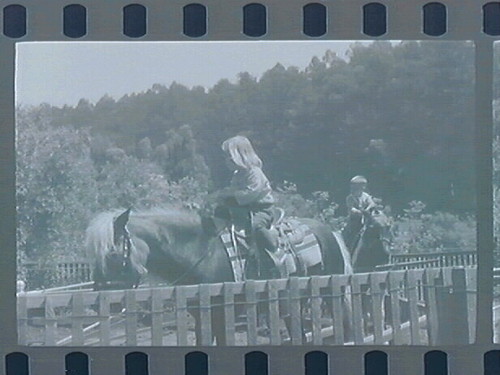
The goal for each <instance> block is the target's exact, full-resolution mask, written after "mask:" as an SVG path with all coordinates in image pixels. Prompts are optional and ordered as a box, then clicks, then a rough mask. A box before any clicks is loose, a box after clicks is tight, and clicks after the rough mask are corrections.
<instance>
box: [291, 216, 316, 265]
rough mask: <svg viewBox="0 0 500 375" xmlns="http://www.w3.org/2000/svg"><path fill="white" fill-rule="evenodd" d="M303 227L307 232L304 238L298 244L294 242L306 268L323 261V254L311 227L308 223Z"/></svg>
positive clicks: (298, 255)
mask: <svg viewBox="0 0 500 375" xmlns="http://www.w3.org/2000/svg"><path fill="white" fill-rule="evenodd" d="M302 229H303V230H304V232H305V236H304V239H303V240H302V241H301V242H300V243H298V244H297V243H296V244H293V247H294V249H295V251H296V253H297V257H298V258H299V260H300V261H301V262H302V264H303V265H304V266H305V267H306V268H309V267H312V266H315V265H317V264H320V263H322V262H323V256H322V254H321V249H320V247H319V243H318V240H317V239H316V236H315V235H314V233H313V232H312V231H311V229H310V228H309V227H308V226H306V225H303V226H302Z"/></svg>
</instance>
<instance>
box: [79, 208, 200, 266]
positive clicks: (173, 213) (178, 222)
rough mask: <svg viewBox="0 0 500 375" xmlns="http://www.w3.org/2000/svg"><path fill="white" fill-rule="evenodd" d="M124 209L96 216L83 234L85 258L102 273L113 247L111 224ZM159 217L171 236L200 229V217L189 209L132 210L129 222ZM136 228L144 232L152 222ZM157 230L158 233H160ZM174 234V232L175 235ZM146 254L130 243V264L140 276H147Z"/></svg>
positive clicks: (191, 232)
mask: <svg viewBox="0 0 500 375" xmlns="http://www.w3.org/2000/svg"><path fill="white" fill-rule="evenodd" d="M123 211H125V210H124V209H121V210H119V209H115V210H110V211H107V212H102V213H99V214H98V215H97V216H96V217H95V218H94V219H93V220H92V221H91V222H90V224H89V226H88V228H87V231H86V249H87V252H88V255H89V257H90V258H91V259H93V261H94V262H95V265H96V266H97V267H100V268H101V271H102V272H103V273H105V272H106V255H107V254H108V253H109V252H110V251H111V250H113V248H114V227H113V223H114V220H115V219H116V217H117V216H118V215H119V214H121V213H122V212H123ZM157 217H159V218H161V219H162V220H165V221H167V222H168V223H169V229H170V230H172V232H173V233H172V234H173V235H174V236H175V234H176V233H186V234H188V235H192V234H194V233H193V232H194V231H199V230H200V229H201V219H200V216H199V215H198V214H197V213H196V212H195V211H192V210H188V209H186V208H179V207H173V206H172V207H169V206H167V207H154V208H149V209H139V210H133V211H132V212H131V216H130V220H133V219H134V218H138V219H153V218H157ZM135 225H141V226H142V225H144V226H145V227H146V226H147V228H146V229H151V228H150V227H151V225H152V223H151V221H149V222H148V223H147V224H140V223H135ZM161 229H162V228H161V227H158V230H161ZM174 232H176V233H174ZM147 257H148V253H145V252H143V251H140V250H139V249H138V248H137V247H136V246H135V244H134V241H133V240H132V249H131V254H130V261H131V265H132V266H133V267H134V268H135V269H136V270H137V271H138V272H139V273H140V274H143V273H146V272H147V271H146V268H145V267H144V265H145V263H146V260H147Z"/></svg>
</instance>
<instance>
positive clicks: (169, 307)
mask: <svg viewBox="0 0 500 375" xmlns="http://www.w3.org/2000/svg"><path fill="white" fill-rule="evenodd" d="M81 286H83V287H85V285H84V284H83V285H81ZM475 303H476V270H475V268H473V267H445V268H428V269H414V270H399V271H389V272H374V273H366V274H355V275H351V276H346V275H333V276H313V277H301V278H290V279H280V280H266V281H253V280H250V281H246V282H239V283H235V282H228V283H219V284H202V285H194V286H176V287H156V288H139V289H134V290H118V291H100V292H94V291H85V290H83V291H78V290H72V291H66V290H52V291H48V292H35V293H20V294H18V299H17V304H18V305H17V309H18V333H19V343H20V344H22V345H51V346H55V345H72V346H74V345H78V346H80V345H93V346H101V345H104V346H109V345H133V346H135V345H154V346H159V345H164V346H171V345H179V346H188V345H195V333H194V322H193V319H192V316H191V314H189V313H188V305H189V307H190V308H193V309H195V310H197V312H198V313H199V314H200V316H201V330H200V335H201V337H200V338H201V342H202V344H203V345H213V341H212V332H213V330H214V329H216V328H217V326H216V324H217V323H216V322H217V321H218V320H217V319H216V318H217V316H219V315H217V314H219V313H220V314H222V318H223V319H222V321H223V327H221V329H223V333H224V336H225V339H226V342H227V345H243V346H245V345H252V346H253V345H282V344H291V345H302V344H304V343H306V342H311V343H313V344H318V345H320V344H327V345H328V344H332V345H352V344H356V345H359V344H396V345H410V344H411V345H438V344H439V345H442V344H457V343H464V344H465V343H470V342H472V340H473V338H474V330H475ZM189 311H193V310H189ZM285 313H286V314H288V316H289V318H290V326H289V328H290V329H286V326H285V324H284V321H283V319H281V317H282V316H283V315H285ZM346 322H347V323H346ZM457 327H458V328H460V329H457Z"/></svg>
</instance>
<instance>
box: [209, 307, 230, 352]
mask: <svg viewBox="0 0 500 375" xmlns="http://www.w3.org/2000/svg"><path fill="white" fill-rule="evenodd" d="M221 302H222V301H217V302H216V304H220V303H221ZM225 323H226V321H225V319H224V308H223V307H222V306H216V307H214V308H213V309H212V341H213V339H215V342H216V345H217V346H226V345H227V341H226V331H225Z"/></svg>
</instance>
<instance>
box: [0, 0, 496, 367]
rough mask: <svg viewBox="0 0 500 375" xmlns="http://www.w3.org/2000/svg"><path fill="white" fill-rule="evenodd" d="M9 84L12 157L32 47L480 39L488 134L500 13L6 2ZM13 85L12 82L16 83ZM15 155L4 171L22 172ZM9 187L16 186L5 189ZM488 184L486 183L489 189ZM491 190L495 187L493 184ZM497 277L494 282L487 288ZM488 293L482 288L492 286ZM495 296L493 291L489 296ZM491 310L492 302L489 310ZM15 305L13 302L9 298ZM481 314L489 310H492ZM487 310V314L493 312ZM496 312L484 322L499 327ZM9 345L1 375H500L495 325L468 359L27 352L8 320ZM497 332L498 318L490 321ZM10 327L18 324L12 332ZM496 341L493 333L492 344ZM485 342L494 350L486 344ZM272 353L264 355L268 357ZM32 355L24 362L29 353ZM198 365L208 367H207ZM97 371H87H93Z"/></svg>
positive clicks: (481, 206)
mask: <svg viewBox="0 0 500 375" xmlns="http://www.w3.org/2000/svg"><path fill="white" fill-rule="evenodd" d="M0 9H1V12H2V16H1V17H0V48H1V55H0V61H1V62H2V63H1V66H2V67H3V70H4V71H3V73H2V75H1V78H2V80H0V81H1V82H2V83H0V87H1V91H0V112H1V113H2V116H1V117H2V118H1V126H2V134H3V135H2V137H0V147H1V148H2V150H5V149H7V150H11V147H12V144H11V140H12V139H13V132H14V127H13V124H14V121H13V118H14V117H13V113H12V112H13V111H12V108H13V104H14V100H13V99H14V96H13V92H12V87H13V79H12V77H13V74H14V52H13V48H12V46H13V45H14V44H15V43H16V42H21V41H91V40H103V41H143V40H149V41H153V40H176V41H193V40H200V41H201V40H316V39H319V40H352V39H427V40H475V41H476V46H477V52H476V62H477V65H476V67H477V68H476V69H477V73H476V93H477V99H476V100H477V103H476V123H478V124H491V122H492V118H491V116H492V114H491V101H488V99H491V97H492V95H491V82H492V78H493V77H492V58H493V53H492V43H493V41H495V40H496V38H497V37H498V36H499V35H500V2H481V1H477V0H466V1H461V2H460V3H459V4H458V3H457V2H456V1H455V2H454V1H451V0H449V1H440V2H429V1H419V0H418V1H415V0H404V1H403V0H401V1H394V0H380V1H377V2H369V1H360V0H350V1H319V2H311V1H302V0H289V1H286V2H285V1H278V0H270V1H260V2H259V3H250V2H248V1H240V0H236V1H220V0H211V1H203V2H196V3H193V2H187V1H179V0H173V1H168V2H166V1H155V0H147V1H141V2H140V3H131V2H130V1H121V0H113V1H94V0H85V1H79V2H78V3H75V2H69V1H61V0H52V1H50V2H48V1H39V0H38V1H24V0H23V1H14V2H12V1H8V2H7V1H3V3H0ZM4 78H7V79H4ZM477 140H478V147H479V153H478V154H479V158H478V169H477V170H478V176H479V177H480V178H478V181H479V182H478V196H481V195H482V196H484V197H485V198H484V199H479V202H478V216H479V217H478V219H479V223H480V225H479V229H478V231H479V233H478V238H479V248H480V249H481V250H482V251H481V252H480V255H479V263H480V265H479V268H481V264H487V263H488V260H489V258H488V250H491V246H492V244H491V243H490V241H491V239H492V229H491V227H490V225H491V222H492V216H491V199H490V197H491V165H490V164H489V163H490V162H491V158H490V157H491V149H488V144H489V142H490V140H491V127H490V126H484V127H479V126H478V131H477ZM11 152H12V150H11V151H9V152H7V153H6V154H5V152H2V161H6V163H7V165H10V164H9V163H12V162H13V160H14V159H13V153H11ZM2 169H3V170H2V171H1V177H2V180H3V181H2V189H4V188H7V189H9V188H10V189H11V190H12V191H13V187H14V181H13V179H12V178H11V174H10V172H11V171H10V170H9V167H7V168H4V167H2ZM3 177H7V178H6V179H4V178H3ZM481 177H483V178H481ZM481 181H483V182H481ZM12 197H13V193H12V194H10V195H9V194H4V193H2V194H1V195H0V203H1V204H2V207H4V209H6V212H7V215H2V217H0V245H1V248H13V246H15V244H14V243H13V241H14V240H15V234H13V233H15V232H13V229H15V223H14V219H13V218H14V215H9V213H14V212H15V206H14V203H13V202H14V200H13V199H12ZM13 262H15V255H8V256H6V257H5V259H2V260H1V261H0V266H1V268H2V269H7V267H5V266H6V265H7V266H9V265H12V264H14V263H13ZM488 277H489V275H488V273H486V274H484V273H483V278H485V279H487V278H488ZM13 280H14V279H13V278H10V277H9V275H7V276H5V275H2V276H0V282H1V284H2V290H4V291H7V292H8V291H10V290H15V285H14V281H13ZM480 287H481V284H480ZM487 289H488V285H487V284H486V287H485V289H483V292H484V291H485V290H486V292H488V290H487ZM2 294H3V296H2V306H3V307H5V306H15V298H14V297H12V296H7V294H8V293H2ZM482 295H484V296H485V297H484V299H486V300H484V299H483V302H488V298H490V297H489V296H488V293H482V294H481V291H479V297H480V298H479V299H480V300H481V296H482ZM4 296H5V298H4ZM480 305H481V303H480ZM483 305H484V304H483ZM490 313H491V311H489V312H488V311H486V312H485V311H479V316H480V317H483V318H485V320H488V319H487V318H488V317H490V315H488V314H490ZM2 317H3V318H4V319H3V322H2V331H3V333H4V335H3V338H2V345H1V347H0V349H1V350H0V354H1V355H2V357H4V356H5V358H6V361H5V366H0V374H4V373H5V374H9V375H10V374H14V373H15V374H28V373H32V374H45V373H51V372H54V371H61V372H62V371H64V370H66V371H67V372H68V373H72V374H78V375H80V374H81V375H83V374H85V373H88V372H91V373H109V374H115V373H116V374H123V373H126V374H136V375H139V374H140V375H142V374H147V373H151V374H159V373H164V374H190V375H201V374H207V373H210V374H215V373H216V374H223V375H224V374H236V373H245V374H246V375H253V374H261V375H265V374H285V373H286V374H290V375H294V374H297V375H298V374H304V373H305V374H309V375H320V374H327V373H332V374H333V373H342V374H346V375H350V374H352V375H354V374H362V373H365V374H369V375H375V374H384V373H390V374H402V373H404V374H408V375H419V374H428V375H431V374H432V375H437V374H448V373H450V374H472V373H476V374H480V373H485V374H496V373H499V372H500V352H498V351H496V350H495V349H496V347H492V346H491V345H489V344H487V342H488V332H487V331H488V330H490V328H488V324H485V326H486V328H484V329H483V333H481V332H480V333H479V337H480V340H479V342H483V343H484V344H483V345H476V346H472V347H467V348H456V347H451V348H436V350H434V348H433V349H430V348H420V347H419V348H415V347H412V348H397V347H391V348H383V351H382V349H381V348H380V347H378V348H377V347H373V348H371V347H357V348H356V347H352V348H345V347H340V348H335V347H333V348H332V347H328V348H314V351H311V350H313V349H312V348H307V347H303V348H300V347H294V348H283V347H280V348H268V349H264V351H265V353H264V352H260V351H253V350H252V348H203V349H200V348H198V349H200V350H203V352H200V351H195V352H193V351H192V350H190V349H189V350H188V349H186V348H148V349H147V350H141V351H140V352H138V351H137V349H138V348H134V349H126V348H106V349H104V350H105V352H103V349H102V348H98V349H96V348H85V349H83V348H82V350H78V349H77V348H64V349H63V348H57V349H56V348H19V347H18V346H17V344H16V341H15V338H16V335H15V324H9V323H8V322H14V321H15V311H14V308H12V310H10V309H8V310H5V311H3V310H2ZM489 321H491V319H489ZM5 322H7V323H5ZM485 331H486V333H485ZM481 337H483V339H481ZM259 350H261V348H259ZM21 351H22V352H24V353H21ZM196 366H198V367H196ZM85 371H86V372H85Z"/></svg>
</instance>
